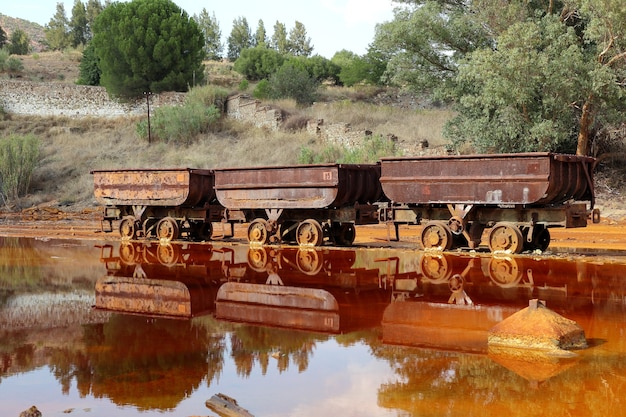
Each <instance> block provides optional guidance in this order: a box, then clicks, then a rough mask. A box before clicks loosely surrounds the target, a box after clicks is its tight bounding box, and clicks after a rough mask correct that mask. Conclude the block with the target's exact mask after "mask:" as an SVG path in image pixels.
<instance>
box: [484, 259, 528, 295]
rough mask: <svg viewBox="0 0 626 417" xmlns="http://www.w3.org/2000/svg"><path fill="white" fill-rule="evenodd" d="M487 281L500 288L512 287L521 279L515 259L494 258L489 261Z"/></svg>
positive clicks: (520, 272)
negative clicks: (489, 280)
mask: <svg viewBox="0 0 626 417" xmlns="http://www.w3.org/2000/svg"><path fill="white" fill-rule="evenodd" d="M488 271H489V279H491V281H492V282H493V283H494V284H496V285H498V286H500V287H504V288H507V287H514V286H516V285H517V284H518V283H519V282H520V281H521V279H522V271H521V270H520V268H519V266H518V264H517V261H516V260H515V258H511V257H508V256H507V257H498V256H494V257H492V258H491V259H490V260H489V265H488Z"/></svg>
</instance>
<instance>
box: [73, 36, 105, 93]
mask: <svg viewBox="0 0 626 417" xmlns="http://www.w3.org/2000/svg"><path fill="white" fill-rule="evenodd" d="M101 73H102V71H100V66H99V65H98V56H97V55H96V50H95V48H94V46H93V43H91V42H90V43H88V44H87V46H86V47H85V50H84V51H83V58H82V59H81V60H80V72H79V77H78V81H77V83H78V84H83V85H100V75H101Z"/></svg>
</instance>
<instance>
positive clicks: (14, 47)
mask: <svg viewBox="0 0 626 417" xmlns="http://www.w3.org/2000/svg"><path fill="white" fill-rule="evenodd" d="M29 52H30V38H29V37H28V35H27V34H26V32H24V31H23V30H22V29H15V30H14V31H13V33H11V44H10V45H9V53H11V54H13V55H27V54H28V53H29Z"/></svg>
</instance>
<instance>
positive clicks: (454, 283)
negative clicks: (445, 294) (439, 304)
mask: <svg viewBox="0 0 626 417" xmlns="http://www.w3.org/2000/svg"><path fill="white" fill-rule="evenodd" d="M463 283H464V280H463V276H462V275H460V274H454V275H452V276H451V277H450V279H449V280H448V288H450V291H452V292H453V293H454V292H459V291H462V290H463Z"/></svg>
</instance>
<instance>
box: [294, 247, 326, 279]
mask: <svg viewBox="0 0 626 417" xmlns="http://www.w3.org/2000/svg"><path fill="white" fill-rule="evenodd" d="M323 263H324V262H323V257H322V254H321V253H320V252H318V251H317V250H315V249H303V248H301V249H298V253H297V254H296V264H297V265H298V269H299V270H300V272H302V273H304V274H306V275H316V274H317V273H319V272H320V271H321V269H322V264H323Z"/></svg>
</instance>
